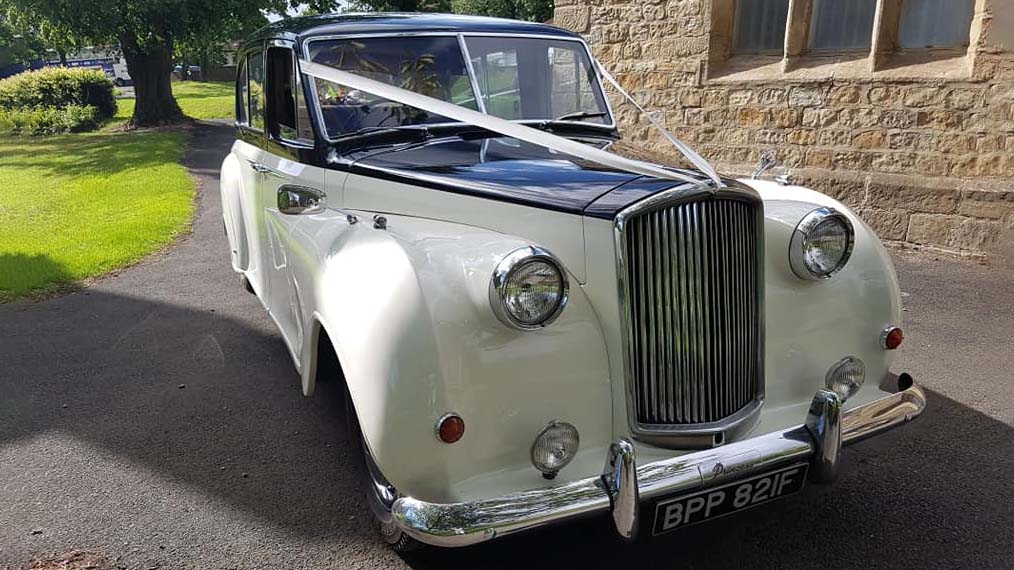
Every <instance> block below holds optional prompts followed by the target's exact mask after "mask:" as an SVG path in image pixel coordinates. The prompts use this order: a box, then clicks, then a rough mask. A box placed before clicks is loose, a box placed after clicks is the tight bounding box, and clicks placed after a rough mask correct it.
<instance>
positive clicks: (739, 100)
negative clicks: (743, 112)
mask: <svg viewBox="0 0 1014 570" xmlns="http://www.w3.org/2000/svg"><path fill="white" fill-rule="evenodd" d="M754 101H755V94H754V92H753V90H752V89H733V90H732V91H730V92H729V104H730V105H734V106H739V105H749V104H751V103H753V102H754Z"/></svg>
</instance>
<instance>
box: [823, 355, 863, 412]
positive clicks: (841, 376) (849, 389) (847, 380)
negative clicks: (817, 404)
mask: <svg viewBox="0 0 1014 570" xmlns="http://www.w3.org/2000/svg"><path fill="white" fill-rule="evenodd" d="M865 381H866V365H865V364H864V363H863V361H862V360H859V359H858V358H856V357H854V356H847V357H845V358H843V359H841V360H839V361H838V362H837V363H835V365H834V366H832V367H831V369H830V370H828V371H827V376H826V377H825V378H824V385H825V386H827V389H828V390H832V391H834V393H835V394H838V397H839V398H841V401H842V402H844V401H845V400H848V399H849V398H851V397H852V396H853V395H855V393H856V392H858V391H859V389H860V388H862V387H863V382H865Z"/></svg>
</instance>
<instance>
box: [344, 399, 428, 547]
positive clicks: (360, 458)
mask: <svg viewBox="0 0 1014 570" xmlns="http://www.w3.org/2000/svg"><path fill="white" fill-rule="evenodd" d="M345 419H346V422H347V424H348V435H349V444H350V445H353V446H356V448H357V449H355V450H353V456H354V457H355V463H356V467H357V469H356V471H358V475H359V478H360V482H361V484H362V488H363V494H364V495H365V499H366V504H367V506H368V510H369V512H370V518H371V519H373V525H374V527H375V528H376V529H377V532H378V534H379V535H380V538H381V539H383V541H384V543H385V544H387V546H388V547H389V548H391V550H394V551H395V552H399V553H403V552H414V551H417V550H419V549H420V548H422V547H423V546H424V545H423V544H422V543H421V542H419V541H417V540H415V539H414V538H412V537H411V536H409V535H407V534H405V531H403V530H401V529H400V528H398V525H396V524H395V523H394V520H393V519H392V517H391V507H390V506H391V504H392V503H393V502H394V500H393V499H394V498H396V497H397V491H396V490H395V489H394V487H393V486H392V485H391V484H390V483H388V482H387V479H385V478H384V475H383V474H382V473H381V472H380V468H379V466H377V464H376V462H375V461H374V460H373V457H372V455H371V454H370V451H369V449H368V447H367V445H366V439H365V438H364V437H363V432H362V429H360V427H359V419H358V417H357V416H356V411H355V408H354V407H353V406H352V397H351V396H350V395H349V391H348V387H346V388H345ZM382 495H387V496H386V497H385V496H382Z"/></svg>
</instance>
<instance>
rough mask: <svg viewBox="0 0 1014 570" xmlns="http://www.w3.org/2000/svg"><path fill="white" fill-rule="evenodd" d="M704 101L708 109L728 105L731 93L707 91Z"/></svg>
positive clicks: (722, 90) (723, 90) (716, 90)
mask: <svg viewBox="0 0 1014 570" xmlns="http://www.w3.org/2000/svg"><path fill="white" fill-rule="evenodd" d="M703 101H704V104H705V105H707V106H708V107H718V106H725V105H728V104H729V92H728V91H727V90H725V89H705V90H704V93H703Z"/></svg>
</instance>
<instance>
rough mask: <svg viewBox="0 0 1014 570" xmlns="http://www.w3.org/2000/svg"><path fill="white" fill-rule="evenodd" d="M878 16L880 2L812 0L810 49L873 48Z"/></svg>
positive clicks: (871, 0) (842, 49)
mask: <svg viewBox="0 0 1014 570" xmlns="http://www.w3.org/2000/svg"><path fill="white" fill-rule="evenodd" d="M876 15H877V0H813V18H812V20H811V23H810V49H811V50H814V51H830V50H838V51H844V50H868V49H870V46H871V45H872V43H873V20H874V18H875V17H876Z"/></svg>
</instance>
